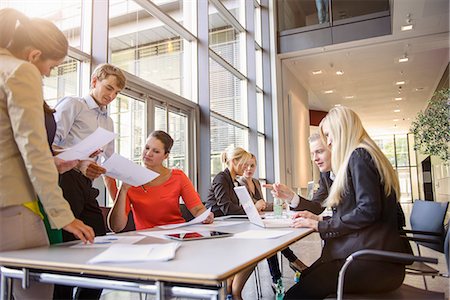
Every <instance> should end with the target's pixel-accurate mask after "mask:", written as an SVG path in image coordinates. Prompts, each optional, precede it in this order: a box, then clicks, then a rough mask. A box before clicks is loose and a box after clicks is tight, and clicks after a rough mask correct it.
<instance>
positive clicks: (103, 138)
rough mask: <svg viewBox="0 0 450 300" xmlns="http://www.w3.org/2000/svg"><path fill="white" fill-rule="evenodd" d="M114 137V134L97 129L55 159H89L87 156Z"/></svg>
mask: <svg viewBox="0 0 450 300" xmlns="http://www.w3.org/2000/svg"><path fill="white" fill-rule="evenodd" d="M115 137H116V134H115V133H114V132H111V131H108V130H106V129H103V128H101V127H99V128H97V129H96V130H95V131H94V132H93V133H92V134H91V135H89V136H88V137H86V138H85V139H84V140H82V141H81V142H79V143H78V144H76V145H75V146H73V147H72V148H69V149H66V150H65V151H64V152H62V153H60V154H58V155H57V157H58V158H61V159H64V160H74V159H86V158H89V155H91V154H92V153H94V152H95V151H97V150H98V149H100V148H102V147H103V146H105V145H106V144H108V143H109V142H111V141H112V140H114V138H115Z"/></svg>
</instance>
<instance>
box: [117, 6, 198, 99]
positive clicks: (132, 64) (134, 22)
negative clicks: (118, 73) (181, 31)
mask: <svg viewBox="0 0 450 300" xmlns="http://www.w3.org/2000/svg"><path fill="white" fill-rule="evenodd" d="M110 8H111V14H110V25H109V27H110V28H109V47H110V51H111V62H112V63H113V64H115V65H117V66H118V67H120V68H122V69H124V70H126V71H127V72H130V73H131V74H134V75H136V76H138V77H140V78H142V79H144V80H147V81H149V82H151V83H153V84H155V85H157V86H159V87H162V88H164V89H166V90H169V91H171V92H173V93H175V94H177V95H180V96H182V97H185V98H187V99H191V98H192V95H191V90H192V89H191V86H190V85H191V81H190V80H188V79H190V78H191V70H192V63H191V62H192V59H191V54H190V53H191V52H192V51H191V47H192V45H191V43H190V42H189V41H187V40H185V39H183V38H182V37H180V36H179V35H178V34H176V33H174V30H172V29H171V28H170V27H168V26H167V25H165V24H164V23H163V22H162V21H160V20H158V19H157V18H155V17H153V16H152V15H150V14H149V13H148V12H147V11H145V10H144V9H142V8H141V7H140V6H138V5H137V4H136V3H135V2H134V1H131V0H126V1H123V0H111V1H110Z"/></svg>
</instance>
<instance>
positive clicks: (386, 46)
mask: <svg viewBox="0 0 450 300" xmlns="http://www.w3.org/2000/svg"><path fill="white" fill-rule="evenodd" d="M392 3H393V4H392V9H391V15H393V24H392V32H393V33H392V35H389V36H384V37H377V38H372V39H366V40H360V41H355V42H349V43H343V44H338V45H331V46H326V47H321V48H316V49H308V50H303V51H299V52H296V53H289V54H287V55H286V54H283V55H280V58H281V59H282V63H283V66H287V67H288V68H289V69H290V70H291V71H292V73H293V74H295V76H296V77H297V79H298V80H299V81H300V83H301V84H302V85H303V86H304V87H305V88H306V90H307V91H308V94H309V105H310V109H312V110H322V111H328V110H329V109H331V108H332V107H333V106H334V105H336V104H341V105H345V106H348V107H350V108H352V109H354V110H355V111H356V112H357V113H358V114H359V116H360V117H361V119H362V120H363V122H364V126H365V127H366V129H367V130H368V131H369V132H370V133H371V134H393V133H405V132H408V130H409V127H410V124H411V121H412V120H414V118H415V116H416V115H417V113H418V112H419V111H420V110H423V109H425V108H426V105H427V102H428V99H429V98H430V97H431V96H432V94H433V92H434V90H435V89H436V87H437V85H438V83H439V81H440V79H441V77H442V74H443V73H444V71H445V68H446V66H447V65H448V63H449V1H448V0H394V1H392ZM408 14H409V15H410V16H411V17H410V18H411V23H412V24H413V25H414V29H413V30H411V31H403V32H402V31H401V30H400V27H401V25H405V24H406V19H407V15H408ZM405 53H407V56H408V58H409V61H408V62H405V63H399V62H398V59H399V58H400V57H402V56H403V55H404V54H405ZM315 70H322V74H320V75H313V74H312V71H315ZM338 70H341V71H343V72H344V74H343V75H341V76H338V75H336V71H338ZM397 81H405V82H406V83H405V84H403V85H396V82H397ZM326 90H333V93H332V94H325V93H324V91H326ZM345 97H353V98H351V99H349V98H347V99H346V98H345ZM396 97H401V98H402V100H400V101H396V100H395V98H396ZM394 110H400V112H394Z"/></svg>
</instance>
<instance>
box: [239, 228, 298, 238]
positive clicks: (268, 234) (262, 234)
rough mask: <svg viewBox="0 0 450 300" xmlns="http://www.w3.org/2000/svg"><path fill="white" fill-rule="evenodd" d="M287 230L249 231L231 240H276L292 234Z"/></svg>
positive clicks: (240, 233)
mask: <svg viewBox="0 0 450 300" xmlns="http://www.w3.org/2000/svg"><path fill="white" fill-rule="evenodd" d="M291 232H292V231H287V230H264V229H263V230H247V231H243V232H239V233H235V234H234V235H233V236H232V237H231V238H234V239H274V238H278V237H280V236H283V235H286V234H289V233H291Z"/></svg>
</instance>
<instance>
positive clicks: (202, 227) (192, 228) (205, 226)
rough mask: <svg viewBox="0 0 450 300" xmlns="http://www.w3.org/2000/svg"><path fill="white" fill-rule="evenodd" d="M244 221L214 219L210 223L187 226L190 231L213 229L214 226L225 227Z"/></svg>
mask: <svg viewBox="0 0 450 300" xmlns="http://www.w3.org/2000/svg"><path fill="white" fill-rule="evenodd" d="M244 222H245V221H220V220H219V221H216V220H214V223H211V224H196V225H192V226H189V230H190V231H202V230H213V228H215V227H225V226H232V225H237V224H241V223H244Z"/></svg>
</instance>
